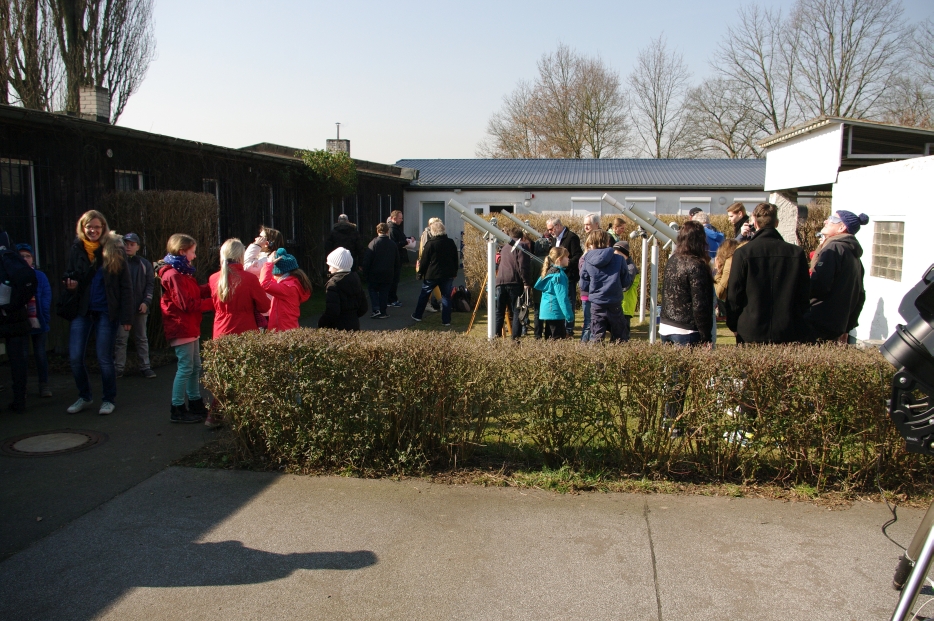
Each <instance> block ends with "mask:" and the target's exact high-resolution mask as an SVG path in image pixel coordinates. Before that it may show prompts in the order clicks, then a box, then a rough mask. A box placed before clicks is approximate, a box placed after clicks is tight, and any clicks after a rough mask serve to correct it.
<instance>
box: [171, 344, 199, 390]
mask: <svg viewBox="0 0 934 621" xmlns="http://www.w3.org/2000/svg"><path fill="white" fill-rule="evenodd" d="M175 356H176V357H177V358H178V369H177V370H176V371H175V382H174V383H173V384H172V405H176V406H178V405H185V395H186V394H187V395H188V400H189V401H191V400H192V399H200V398H201V387H200V385H199V384H200V380H201V348H200V343H199V342H198V341H192V342H190V343H185V344H184V345H176V346H175Z"/></svg>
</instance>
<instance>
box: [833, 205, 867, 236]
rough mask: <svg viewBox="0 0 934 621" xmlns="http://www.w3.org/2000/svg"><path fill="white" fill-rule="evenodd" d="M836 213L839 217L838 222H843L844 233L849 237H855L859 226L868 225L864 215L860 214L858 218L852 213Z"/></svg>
mask: <svg viewBox="0 0 934 621" xmlns="http://www.w3.org/2000/svg"><path fill="white" fill-rule="evenodd" d="M836 213H837V215H838V216H840V220H841V221H842V222H843V224H845V225H846V232H847V233H849V234H850V235H856V233H857V232H858V231H859V227H860V226H862V225H863V224H868V223H869V216H867V215H866V214H864V213H861V214H859V215H858V216H857V215H856V214H855V213H853V212H852V211H842V210H841V211H838V212H836Z"/></svg>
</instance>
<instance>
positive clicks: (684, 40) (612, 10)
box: [118, 0, 934, 164]
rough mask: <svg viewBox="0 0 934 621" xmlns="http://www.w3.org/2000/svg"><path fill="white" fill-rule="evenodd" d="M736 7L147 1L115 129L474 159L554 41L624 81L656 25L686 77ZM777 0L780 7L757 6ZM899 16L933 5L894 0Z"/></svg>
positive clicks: (674, 2) (514, 1)
mask: <svg viewBox="0 0 934 621" xmlns="http://www.w3.org/2000/svg"><path fill="white" fill-rule="evenodd" d="M746 4H748V2H744V1H742V0H656V1H654V2H652V1H648V2H647V1H640V2H632V1H629V0H617V1H615V2H613V1H607V2H596V1H587V0H578V1H577V2H570V1H567V0H565V1H563V2H556V1H552V0H537V1H525V0H499V1H489V0H472V1H471V2H469V3H468V2H451V1H448V0H433V1H423V0H409V1H407V2H385V1H379V2H378V1H370V2H367V1H359V0H327V1H318V0H306V1H293V2H285V1H275V0H266V1H264V2H262V3H259V2H255V0H253V1H250V2H246V1H240V0H224V1H220V2H218V1H208V0H188V1H186V2H182V1H180V0H155V19H154V21H155V27H154V28H155V37H156V58H155V60H154V61H153V62H152V64H151V65H150V67H149V71H148V73H147V75H146V78H145V80H144V82H143V84H142V86H141V87H140V89H139V91H138V92H137V93H136V94H135V95H134V96H133V97H132V98H130V100H129V103H128V104H127V106H126V108H125V110H124V112H123V115H122V116H121V117H120V119H119V121H118V125H121V126H125V127H131V128H134V129H139V130H143V131H148V132H153V133H157V134H163V135H167V136H173V137H177V138H184V139H187V140H196V141H199V142H205V143H209V144H214V145H220V146H224V147H233V148H239V147H243V146H247V145H252V144H256V143H259V142H272V143H276V144H281V145H287V146H290V147H297V148H303V149H323V148H325V141H326V140H327V139H328V138H334V137H335V136H336V126H335V123H337V122H340V123H341V126H340V135H341V138H346V139H349V140H350V148H351V155H352V156H353V157H354V158H357V159H363V160H369V161H374V162H381V163H385V164H392V163H394V162H396V161H397V160H400V159H428V158H472V157H475V155H474V153H475V151H476V147H477V143H478V142H479V141H480V140H482V139H483V138H484V137H485V135H486V126H487V121H488V120H489V118H490V115H491V114H492V113H494V112H495V111H497V110H499V109H500V107H501V105H502V101H503V97H504V96H505V95H507V94H509V93H510V92H512V91H513V90H514V89H515V87H516V85H517V84H518V83H519V81H520V80H532V79H534V77H535V76H536V73H537V70H536V63H537V61H538V60H539V59H540V58H541V56H542V55H543V54H547V53H550V52H552V51H554V49H555V48H556V47H557V45H558V44H559V43H564V44H566V45H568V46H570V47H571V48H572V49H574V50H576V51H577V52H580V53H582V54H585V55H588V56H599V57H600V58H601V59H602V60H603V61H604V63H605V64H607V65H608V66H609V67H611V68H612V69H614V70H616V71H618V72H619V74H620V76H621V77H622V78H623V79H624V80H625V77H626V76H627V75H628V74H629V73H630V71H631V70H632V68H633V66H634V65H635V59H636V56H637V55H638V52H639V50H640V49H641V48H644V47H645V46H646V45H648V44H649V43H650V42H651V40H652V39H654V38H655V37H657V36H658V35H659V34H661V33H664V35H665V37H666V38H667V41H668V45H669V47H670V48H676V49H678V50H679V51H681V52H682V53H683V54H684V58H685V61H686V62H687V64H688V66H689V68H690V69H691V71H692V73H693V76H694V80H695V81H699V80H700V79H702V78H703V77H705V76H706V75H709V73H710V68H709V66H708V60H709V59H710V58H712V56H713V53H714V51H715V50H716V49H717V47H718V45H719V44H720V42H721V41H722V40H723V37H724V35H725V33H726V30H727V27H728V26H729V25H730V24H735V23H736V21H737V20H736V14H737V10H738V9H739V8H740V7H741V6H743V5H746ZM760 4H761V5H765V6H777V7H785V8H787V7H789V6H791V2H790V0H788V1H784V2H779V1H773V2H769V1H768V0H764V1H762V2H760ZM903 7H904V9H905V17H906V18H907V19H908V21H910V22H918V21H922V20H924V19H927V18H934V1H932V0H903Z"/></svg>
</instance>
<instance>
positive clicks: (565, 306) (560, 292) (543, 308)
mask: <svg viewBox="0 0 934 621" xmlns="http://www.w3.org/2000/svg"><path fill="white" fill-rule="evenodd" d="M535 288H536V289H538V290H539V291H541V292H542V301H541V302H540V303H539V305H538V313H537V314H536V317H535V318H536V319H541V320H542V321H549V320H552V321H554V320H560V321H572V320H573V319H574V309H572V308H571V300H570V298H569V297H568V277H567V276H565V274H564V268H563V267H558V266H557V265H554V266H552V267H551V268H549V269H548V272H547V273H546V274H545V275H544V276H542V277H541V278H539V279H538V281H537V282H536V283H535Z"/></svg>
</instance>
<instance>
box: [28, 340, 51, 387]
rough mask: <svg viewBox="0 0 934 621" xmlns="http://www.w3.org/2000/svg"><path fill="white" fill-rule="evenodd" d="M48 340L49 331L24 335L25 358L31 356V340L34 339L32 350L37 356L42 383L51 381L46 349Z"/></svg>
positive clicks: (37, 366)
mask: <svg viewBox="0 0 934 621" xmlns="http://www.w3.org/2000/svg"><path fill="white" fill-rule="evenodd" d="M48 340H49V333H48V332H40V333H39V334H30V335H29V336H27V337H23V360H27V359H28V358H29V341H32V352H33V354H34V355H35V358H36V372H37V375H38V376H39V383H40V384H48V383H49V355H48V353H47V352H46V351H45V347H46V343H47V342H48Z"/></svg>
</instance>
